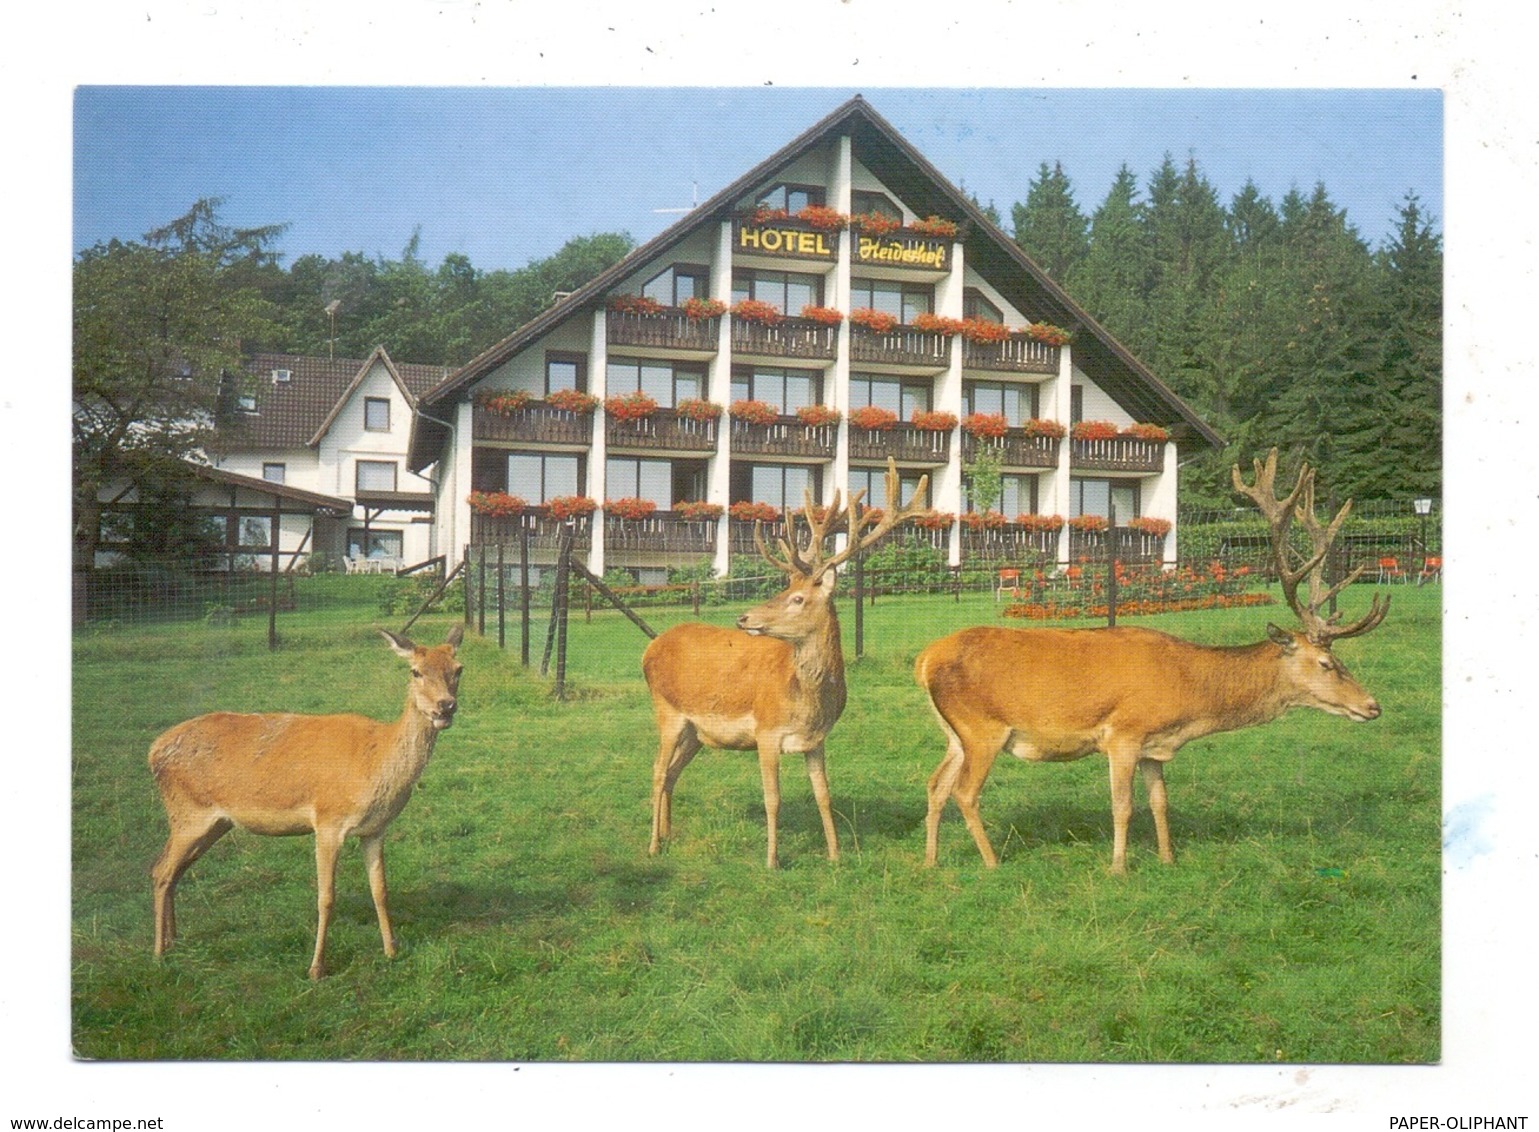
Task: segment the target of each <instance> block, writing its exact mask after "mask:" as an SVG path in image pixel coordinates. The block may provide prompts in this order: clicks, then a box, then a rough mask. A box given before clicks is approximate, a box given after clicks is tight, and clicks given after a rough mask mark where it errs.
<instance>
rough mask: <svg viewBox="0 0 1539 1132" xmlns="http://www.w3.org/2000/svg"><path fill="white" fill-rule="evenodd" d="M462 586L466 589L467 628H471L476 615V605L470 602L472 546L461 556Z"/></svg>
mask: <svg viewBox="0 0 1539 1132" xmlns="http://www.w3.org/2000/svg"><path fill="white" fill-rule="evenodd" d="M460 573H461V575H462V577H461V579H460V584H461V585H463V586H464V587H465V628H467V629H468V628H470V618H471V616H472V614H473V613H474V603H473V602H472V601H471V600H470V544H469V543H468V542H467V543H466V544H465V551H464V553H463V554H462V555H460Z"/></svg>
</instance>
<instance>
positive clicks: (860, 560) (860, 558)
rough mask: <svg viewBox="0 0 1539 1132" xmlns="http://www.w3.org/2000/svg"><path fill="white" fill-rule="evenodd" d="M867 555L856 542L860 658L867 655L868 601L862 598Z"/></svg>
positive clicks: (856, 620)
mask: <svg viewBox="0 0 1539 1132" xmlns="http://www.w3.org/2000/svg"><path fill="white" fill-rule="evenodd" d="M865 560H866V556H865V554H864V553H863V552H862V550H861V548H860V543H859V542H858V541H857V542H856V544H855V658H856V659H857V660H858V659H860V658H861V657H863V656H865V655H866V603H865V602H864V601H863V600H861V599H862V598H864V597H865V596H866V592H865V591H866V569H865Z"/></svg>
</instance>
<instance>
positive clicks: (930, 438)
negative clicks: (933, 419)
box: [850, 424, 951, 464]
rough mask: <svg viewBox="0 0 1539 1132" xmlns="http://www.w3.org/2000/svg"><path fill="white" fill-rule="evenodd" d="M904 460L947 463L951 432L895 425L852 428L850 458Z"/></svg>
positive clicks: (949, 456) (949, 454)
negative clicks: (890, 426) (889, 426)
mask: <svg viewBox="0 0 1539 1132" xmlns="http://www.w3.org/2000/svg"><path fill="white" fill-rule="evenodd" d="M889 456H891V457H892V458H893V459H894V460H903V461H907V462H908V463H912V464H944V463H945V462H946V461H947V460H948V459H950V458H951V433H950V432H936V431H933V430H931V429H927V428H916V427H915V426H913V425H911V424H896V425H893V427H892V428H855V427H854V426H853V425H852V426H851V427H850V459H852V460H885V459H887V457H889Z"/></svg>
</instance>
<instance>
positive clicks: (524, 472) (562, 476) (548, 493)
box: [508, 452, 582, 503]
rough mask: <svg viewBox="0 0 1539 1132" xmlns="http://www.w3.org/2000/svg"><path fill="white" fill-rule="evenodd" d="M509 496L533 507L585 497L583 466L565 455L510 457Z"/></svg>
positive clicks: (549, 454)
mask: <svg viewBox="0 0 1539 1132" xmlns="http://www.w3.org/2000/svg"><path fill="white" fill-rule="evenodd" d="M508 493H509V494H511V495H516V496H518V497H519V498H521V499H523V500H525V501H527V502H529V503H549V502H550V501H551V500H552V499H555V498H556V497H557V496H561V495H581V494H582V462H581V459H580V458H579V457H577V456H575V455H567V454H565V453H557V452H550V453H536V452H512V453H509V454H508Z"/></svg>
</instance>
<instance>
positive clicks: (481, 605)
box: [476, 543, 486, 637]
mask: <svg viewBox="0 0 1539 1132" xmlns="http://www.w3.org/2000/svg"><path fill="white" fill-rule="evenodd" d="M476 632H477V633H478V634H480V635H481V636H483V637H484V636H486V544H485V543H482V544H481V557H480V558H479V559H478V560H477V561H476Z"/></svg>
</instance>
